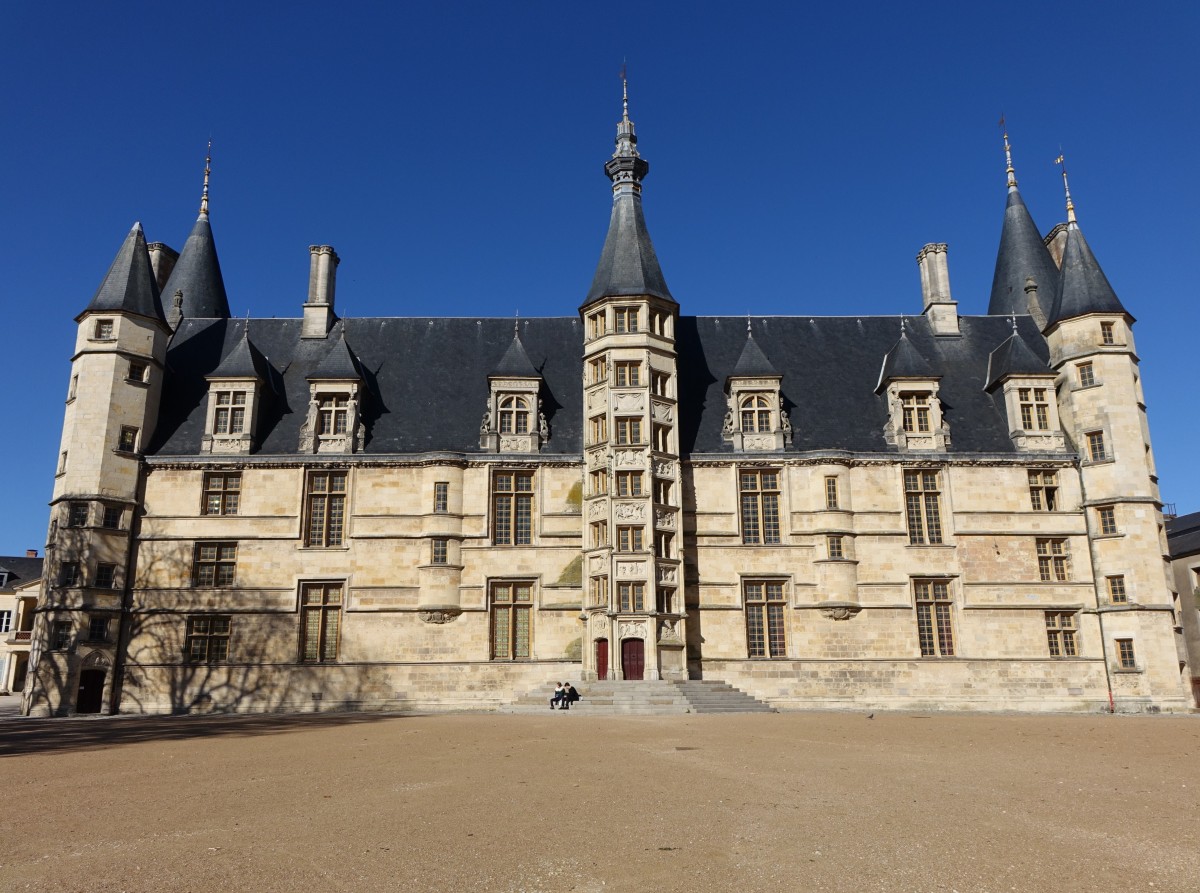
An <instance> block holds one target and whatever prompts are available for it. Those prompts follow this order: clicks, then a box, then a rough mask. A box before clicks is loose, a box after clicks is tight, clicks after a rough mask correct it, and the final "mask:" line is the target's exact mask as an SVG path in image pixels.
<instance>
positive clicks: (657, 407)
mask: <svg viewBox="0 0 1200 893" xmlns="http://www.w3.org/2000/svg"><path fill="white" fill-rule="evenodd" d="M650 414H651V415H652V416H653V418H654V421H656V422H673V421H674V420H675V411H674V409H673V408H672V407H671V406H670V405H669V404H667V403H657V402H656V403H653V404H651V407H650Z"/></svg>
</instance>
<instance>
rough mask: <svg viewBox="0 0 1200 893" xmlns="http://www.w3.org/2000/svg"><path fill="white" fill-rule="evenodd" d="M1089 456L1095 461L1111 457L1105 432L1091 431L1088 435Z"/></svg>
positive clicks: (1102, 460)
mask: <svg viewBox="0 0 1200 893" xmlns="http://www.w3.org/2000/svg"><path fill="white" fill-rule="evenodd" d="M1087 447H1088V458H1089V459H1090V460H1091V461H1093V462H1104V461H1105V460H1107V459H1109V458H1110V456H1109V455H1108V447H1106V446H1105V445H1104V432H1103V431H1091V432H1088V435H1087Z"/></svg>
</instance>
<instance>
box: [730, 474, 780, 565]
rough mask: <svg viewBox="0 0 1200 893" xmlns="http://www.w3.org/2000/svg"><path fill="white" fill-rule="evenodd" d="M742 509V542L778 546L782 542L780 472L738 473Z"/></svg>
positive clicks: (752, 544)
mask: <svg viewBox="0 0 1200 893" xmlns="http://www.w3.org/2000/svg"><path fill="white" fill-rule="evenodd" d="M738 480H739V482H740V484H739V490H740V491H741V503H742V504H741V508H742V542H743V543H745V544H747V545H751V546H758V545H775V544H777V543H778V542H779V472H778V471H746V470H743V471H741V472H739V473H738Z"/></svg>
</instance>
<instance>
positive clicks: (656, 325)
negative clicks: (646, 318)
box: [650, 310, 671, 335]
mask: <svg viewBox="0 0 1200 893" xmlns="http://www.w3.org/2000/svg"><path fill="white" fill-rule="evenodd" d="M670 318H671V317H670V315H669V314H666V313H663V312H662V311H661V310H651V311H650V331H651V332H653V333H654V334H655V335H666V334H667V321H668V320H669V319H670Z"/></svg>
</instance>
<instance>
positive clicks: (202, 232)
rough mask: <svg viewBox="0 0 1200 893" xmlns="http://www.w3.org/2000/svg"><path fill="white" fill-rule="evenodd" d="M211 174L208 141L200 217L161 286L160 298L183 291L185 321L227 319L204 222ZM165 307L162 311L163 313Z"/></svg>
mask: <svg viewBox="0 0 1200 893" xmlns="http://www.w3.org/2000/svg"><path fill="white" fill-rule="evenodd" d="M211 172H212V142H211V141H210V142H209V144H208V152H207V154H206V155H205V157H204V188H203V190H202V191H201V194H200V216H199V217H197V218H196V225H195V226H193V227H192V231H191V233H190V234H189V235H188V237H187V241H186V242H185V243H184V245H183V251H181V252H180V254H179V260H178V261H176V262H175V268H174V269H173V270H172V271H171V276H170V278H168V279H167V283H166V285H164V286H163V289H162V293H163V294H164V295H174V294H175V292H176V291H177V290H178V291H182V292H183V305H182V310H183V316H184V317H186V318H187V319H229V299H228V297H227V296H226V294H225V280H224V278H222V276H221V262H220V261H219V260H218V259H217V246H216V243H215V242H214V241H213V234H212V227H211V226H210V225H209V222H208V178H209V174H210V173H211ZM168 309H169V308H163V310H164V311H166V310H168Z"/></svg>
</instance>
